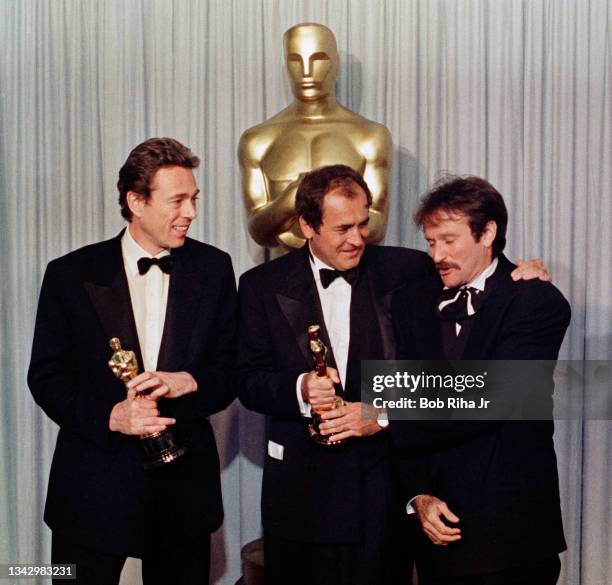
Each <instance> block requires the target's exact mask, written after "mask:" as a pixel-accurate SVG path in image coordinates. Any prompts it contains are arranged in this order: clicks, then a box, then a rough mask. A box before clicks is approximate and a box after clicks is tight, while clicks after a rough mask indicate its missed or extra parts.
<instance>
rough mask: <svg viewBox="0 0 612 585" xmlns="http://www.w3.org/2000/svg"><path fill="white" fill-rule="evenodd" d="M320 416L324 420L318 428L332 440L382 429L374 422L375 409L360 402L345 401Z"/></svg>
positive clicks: (363, 434)
mask: <svg viewBox="0 0 612 585" xmlns="http://www.w3.org/2000/svg"><path fill="white" fill-rule="evenodd" d="M320 416H321V419H322V420H323V421H325V422H323V423H321V424H320V425H319V430H320V431H321V434H322V435H331V436H330V440H331V441H332V442H336V441H342V440H343V439H348V438H349V437H368V436H370V435H374V434H375V433H378V432H379V431H381V430H382V428H381V427H380V425H379V424H378V423H377V422H376V417H377V410H376V409H375V408H374V407H373V406H371V405H369V404H363V403H361V402H345V403H344V405H343V406H340V407H338V408H334V409H333V410H327V411H325V412H323V413H321V415H320Z"/></svg>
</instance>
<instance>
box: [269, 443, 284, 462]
mask: <svg viewBox="0 0 612 585" xmlns="http://www.w3.org/2000/svg"><path fill="white" fill-rule="evenodd" d="M284 451H285V447H283V446H282V445H279V444H278V443H275V442H274V441H268V455H270V457H272V458H274V459H278V460H279V461H282V460H283V453H284Z"/></svg>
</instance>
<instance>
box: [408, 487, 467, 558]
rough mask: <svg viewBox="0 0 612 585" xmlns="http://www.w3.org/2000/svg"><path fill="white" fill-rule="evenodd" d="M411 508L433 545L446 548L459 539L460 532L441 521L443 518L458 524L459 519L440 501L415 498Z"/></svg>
mask: <svg viewBox="0 0 612 585" xmlns="http://www.w3.org/2000/svg"><path fill="white" fill-rule="evenodd" d="M412 507H413V508H414V511H415V512H416V515H417V519H418V520H419V523H420V524H421V528H423V532H425V534H426V535H427V536H428V538H429V540H431V542H433V543H434V544H438V545H441V546H446V545H447V544H449V543H450V542H455V541H456V540H460V539H461V530H460V529H459V528H451V527H450V526H447V525H446V524H445V523H444V522H443V521H442V519H441V518H442V516H443V517H444V518H446V519H447V520H449V521H450V522H459V518H457V516H455V515H454V514H453V513H452V512H451V511H450V510H449V509H448V506H447V505H446V503H445V502H443V501H442V500H440V499H438V498H436V497H435V496H429V495H422V496H417V497H416V498H414V500H413V501H412Z"/></svg>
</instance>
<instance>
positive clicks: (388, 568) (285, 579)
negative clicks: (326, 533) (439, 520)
mask: <svg viewBox="0 0 612 585" xmlns="http://www.w3.org/2000/svg"><path fill="white" fill-rule="evenodd" d="M394 481H395V480H394V479H393V477H392V473H391V468H390V464H389V462H388V461H383V462H381V463H380V464H378V465H376V466H375V467H374V468H373V469H371V470H368V472H367V473H366V474H364V478H363V480H362V498H363V500H362V509H361V511H360V514H361V526H362V531H361V538H360V540H359V542H356V543H350V544H333V543H332V544H330V543H325V544H323V543H311V542H297V541H295V540H287V539H284V538H282V537H281V536H279V535H277V534H271V533H270V532H269V531H266V530H264V558H265V575H266V585H410V583H411V580H412V579H411V576H412V559H413V556H412V553H413V547H412V543H411V542H410V534H411V530H410V529H409V519H408V518H407V517H406V513H405V510H402V509H401V507H400V506H399V499H398V498H397V493H396V490H395V485H394V484H393V483H392V482H394ZM383 500H384V501H383ZM373 502H376V505H372V504H371V503H373ZM383 504H384V505H383ZM372 510H378V511H379V512H380V513H373V512H372ZM341 522H342V518H340V517H337V518H330V519H329V523H330V530H333V526H334V524H336V523H341ZM304 536H305V537H307V536H308V535H304Z"/></svg>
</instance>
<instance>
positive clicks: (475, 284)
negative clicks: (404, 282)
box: [438, 256, 498, 335]
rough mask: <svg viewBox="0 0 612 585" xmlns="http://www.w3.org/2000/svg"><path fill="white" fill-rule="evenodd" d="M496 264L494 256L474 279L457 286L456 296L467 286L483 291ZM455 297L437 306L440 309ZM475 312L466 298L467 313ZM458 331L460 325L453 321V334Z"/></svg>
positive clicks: (459, 330)
mask: <svg viewBox="0 0 612 585" xmlns="http://www.w3.org/2000/svg"><path fill="white" fill-rule="evenodd" d="M497 264H498V259H497V256H496V257H495V258H494V259H493V262H491V264H489V265H488V266H487V267H486V268H485V269H484V270H483V271H482V272H481V273H480V274H479V275H478V276H477V277H476V278H475V279H474V280H472V281H471V282H468V283H467V284H463V285H461V286H460V287H459V290H458V291H457V297H458V296H459V295H460V294H461V290H462V289H464V288H467V287H471V288H475V289H477V290H479V291H481V292H482V291H484V289H485V284H486V281H487V278H489V276H491V275H492V274H493V273H494V272H495V269H496V268H497ZM444 290H448V287H447V286H445V287H444ZM457 297H455V298H454V299H450V300H448V301H444V302H442V303H440V304H439V305H438V308H439V309H440V311H441V310H442V309H443V308H444V307H445V306H446V305H448V304H450V303H452V302H454V301H455V300H456V299H457ZM475 312H476V311H475V310H474V307H472V305H471V303H470V302H469V300H468V308H467V314H468V315H473V314H474V313H475ZM460 332H461V325H460V324H459V323H455V334H456V335H459V333H460Z"/></svg>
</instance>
